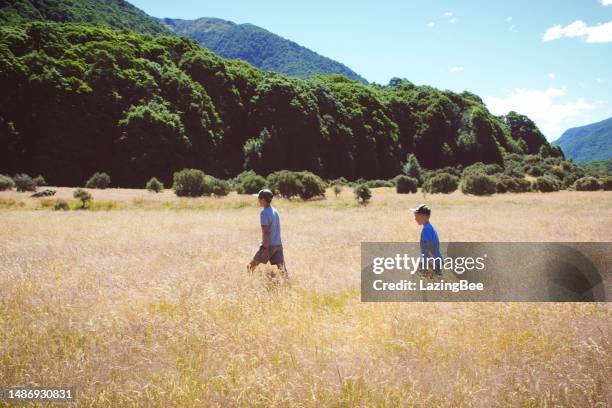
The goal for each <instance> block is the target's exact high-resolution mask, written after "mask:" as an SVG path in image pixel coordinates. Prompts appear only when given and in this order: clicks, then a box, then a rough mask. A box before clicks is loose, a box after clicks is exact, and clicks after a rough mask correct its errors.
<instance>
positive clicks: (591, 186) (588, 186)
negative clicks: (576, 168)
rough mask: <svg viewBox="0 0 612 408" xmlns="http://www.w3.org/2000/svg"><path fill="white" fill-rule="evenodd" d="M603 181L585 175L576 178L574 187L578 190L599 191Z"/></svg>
mask: <svg viewBox="0 0 612 408" xmlns="http://www.w3.org/2000/svg"><path fill="white" fill-rule="evenodd" d="M601 187H602V186H601V183H600V182H599V180H597V179H596V178H595V177H591V176H588V177H583V178H581V179H578V180H576V183H574V188H575V189H576V191H597V190H600V189H601Z"/></svg>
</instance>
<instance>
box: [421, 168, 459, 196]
mask: <svg viewBox="0 0 612 408" xmlns="http://www.w3.org/2000/svg"><path fill="white" fill-rule="evenodd" d="M458 186H459V177H457V176H453V175H452V174H448V173H439V174H436V175H435V176H433V177H431V178H428V179H427V181H425V184H423V191H424V192H426V193H432V194H437V193H442V194H448V193H452V192H453V191H455V190H457V187H458Z"/></svg>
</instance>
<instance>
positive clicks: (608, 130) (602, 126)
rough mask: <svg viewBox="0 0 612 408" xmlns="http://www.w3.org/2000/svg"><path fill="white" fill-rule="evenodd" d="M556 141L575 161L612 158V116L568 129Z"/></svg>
mask: <svg viewBox="0 0 612 408" xmlns="http://www.w3.org/2000/svg"><path fill="white" fill-rule="evenodd" d="M554 143H555V144H556V145H559V146H560V147H561V149H563V152H564V153H565V155H566V156H567V157H571V158H572V159H574V161H575V162H579V163H584V162H589V161H593V160H612V118H609V119H606V120H602V121H601V122H597V123H591V124H589V125H585V126H580V127H575V128H571V129H568V130H566V131H565V132H563V134H562V135H561V137H560V138H559V139H557V140H555V142H554Z"/></svg>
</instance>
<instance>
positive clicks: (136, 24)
mask: <svg viewBox="0 0 612 408" xmlns="http://www.w3.org/2000/svg"><path fill="white" fill-rule="evenodd" d="M29 21H56V22H59V23H70V22H72V23H87V24H92V25H100V26H108V27H112V28H115V29H125V30H131V31H136V32H139V33H144V34H151V35H159V34H170V30H168V29H167V28H166V27H165V26H164V25H163V24H161V23H160V22H158V21H156V20H155V19H153V18H151V17H150V16H148V15H147V14H146V13H144V12H143V11H141V10H140V9H138V8H136V7H134V6H133V5H131V4H130V3H128V2H127V1H124V0H0V24H3V25H4V24H19V23H24V22H29Z"/></svg>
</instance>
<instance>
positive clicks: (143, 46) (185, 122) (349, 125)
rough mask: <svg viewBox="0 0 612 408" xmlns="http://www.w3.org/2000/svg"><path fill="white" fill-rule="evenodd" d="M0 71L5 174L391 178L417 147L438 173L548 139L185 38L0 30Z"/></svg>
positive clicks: (406, 89)
mask: <svg viewBox="0 0 612 408" xmlns="http://www.w3.org/2000/svg"><path fill="white" fill-rule="evenodd" d="M0 73H1V74H0V89H2V91H3V92H2V93H0V146H2V148H1V149H0V173H5V174H6V173H8V174H16V173H18V172H26V173H29V174H44V175H45V176H46V177H47V180H48V181H50V182H52V183H56V184H63V185H78V184H81V183H83V181H84V180H85V179H86V178H87V177H88V176H89V175H91V174H92V173H93V172H94V171H106V172H108V173H109V174H110V175H111V177H112V179H113V181H114V183H115V185H119V186H142V185H143V184H144V182H145V181H146V180H147V179H148V178H149V177H152V176H155V177H158V178H161V179H163V180H164V181H166V182H167V181H169V180H170V178H171V177H172V173H173V172H174V171H176V170H180V169H182V168H185V167H192V168H199V169H202V170H204V171H205V172H207V173H209V174H212V175H216V176H223V177H227V176H232V175H235V174H237V173H239V172H241V171H242V170H243V169H253V170H255V171H256V172H258V173H259V174H264V175H265V174H268V173H270V172H272V171H276V170H279V169H288V170H310V171H313V172H315V173H317V174H319V175H321V176H322V177H326V178H336V177H340V176H344V177H346V178H348V179H356V178H367V179H375V178H378V179H383V178H384V179H388V178H391V177H394V176H395V175H397V174H399V172H400V171H401V168H402V165H403V164H404V162H405V161H406V156H407V155H408V154H409V153H414V154H415V155H416V156H417V158H418V159H419V161H420V162H421V165H423V166H425V167H426V168H438V167H443V166H457V165H459V164H461V165H468V164H471V163H474V162H486V163H500V164H501V163H502V158H503V154H504V153H505V152H508V153H517V154H525V153H530V154H534V153H537V152H538V151H539V149H540V147H541V146H542V145H548V144H547V142H546V139H545V138H544V136H543V135H542V134H541V132H540V131H539V130H538V129H537V127H536V126H535V124H534V123H533V122H532V121H530V120H529V119H528V118H527V117H525V116H522V115H518V114H515V113H513V112H511V113H509V114H508V115H507V116H505V117H496V116H493V115H492V114H491V113H490V112H489V111H488V110H487V108H486V107H485V106H484V105H483V103H482V100H481V99H480V98H479V97H478V96H476V95H474V94H471V93H469V92H463V93H461V94H457V93H454V92H450V91H442V90H438V89H435V88H432V87H428V86H415V85H414V84H412V83H411V82H410V81H407V80H402V79H393V80H392V81H391V82H390V83H389V85H387V86H384V87H382V86H378V85H365V84H362V83H360V82H358V81H352V80H349V79H347V78H346V77H343V76H340V75H331V76H327V77H318V78H313V79H308V80H303V79H299V78H293V77H287V76H283V75H279V74H275V73H264V72H262V71H260V70H258V69H256V68H254V67H252V66H251V65H249V64H247V63H245V62H243V61H239V60H227V59H223V58H220V57H218V56H217V55H215V54H213V53H212V52H210V51H208V50H206V49H204V48H202V47H200V46H199V45H198V44H197V43H196V42H195V41H193V40H190V39H188V38H184V37H178V36H161V37H151V36H143V35H139V34H136V33H133V32H129V31H116V30H110V29H108V28H103V27H95V26H90V25H79V24H57V23H51V22H35V23H28V24H25V25H21V26H2V27H0Z"/></svg>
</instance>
